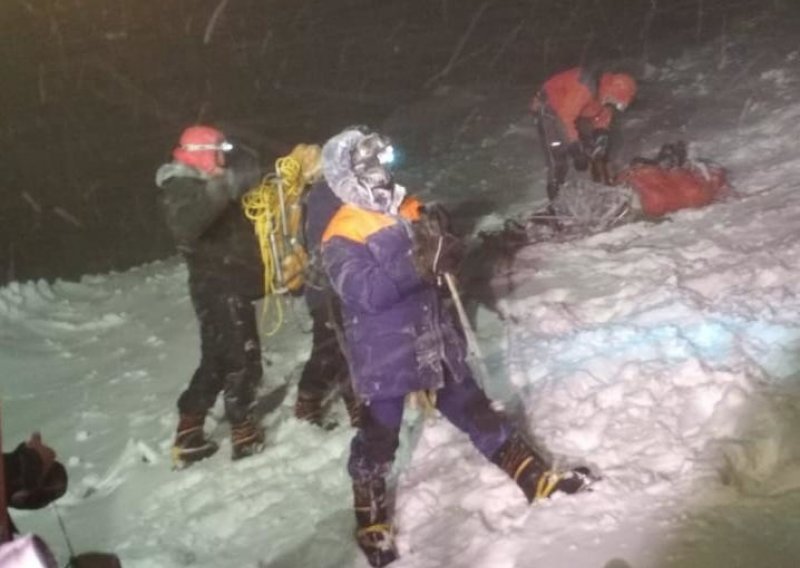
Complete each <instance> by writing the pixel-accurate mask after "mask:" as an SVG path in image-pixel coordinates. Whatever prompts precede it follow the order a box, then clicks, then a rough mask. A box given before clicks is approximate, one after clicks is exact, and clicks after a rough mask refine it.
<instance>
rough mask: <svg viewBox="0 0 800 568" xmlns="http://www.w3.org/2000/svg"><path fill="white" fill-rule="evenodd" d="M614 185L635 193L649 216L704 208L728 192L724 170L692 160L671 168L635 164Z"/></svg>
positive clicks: (619, 175) (708, 163)
mask: <svg viewBox="0 0 800 568" xmlns="http://www.w3.org/2000/svg"><path fill="white" fill-rule="evenodd" d="M614 183H615V185H617V184H619V185H625V186H627V187H629V188H631V189H632V190H633V191H635V192H636V194H637V195H638V196H639V201H640V203H641V209H642V212H643V213H644V214H645V215H647V216H649V217H660V216H662V215H666V214H667V213H672V212H673V211H678V210H679V209H687V208H697V207H704V206H705V205H708V204H709V203H711V202H712V201H714V200H716V199H718V198H720V197H721V196H722V195H723V194H724V193H725V192H727V191H728V182H727V175H726V172H725V169H724V168H723V167H722V166H720V165H718V164H715V163H712V162H691V161H689V162H685V163H684V164H682V165H680V166H676V167H671V168H667V167H664V166H661V165H658V164H650V163H644V164H634V165H632V166H630V167H628V168H626V169H624V170H622V171H621V172H619V173H618V174H617V176H616V178H615V180H614Z"/></svg>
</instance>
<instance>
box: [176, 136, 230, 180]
mask: <svg viewBox="0 0 800 568" xmlns="http://www.w3.org/2000/svg"><path fill="white" fill-rule="evenodd" d="M178 143H179V144H180V145H179V146H178V147H177V148H175V149H174V150H173V151H172V157H173V158H174V159H175V160H177V161H178V162H181V163H182V164H186V165H187V166H192V167H195V168H197V169H198V170H200V171H201V172H205V173H207V174H213V173H214V172H216V171H217V170H218V169H219V168H221V167H222V166H223V162H222V161H221V160H220V156H219V153H220V152H228V151H230V150H232V149H233V146H232V145H231V143H230V142H228V141H227V140H225V135H224V134H223V133H222V132H220V131H219V130H217V129H216V128H212V127H210V126H190V127H189V128H187V129H186V130H184V131H183V134H181V139H180V141H179V142H178Z"/></svg>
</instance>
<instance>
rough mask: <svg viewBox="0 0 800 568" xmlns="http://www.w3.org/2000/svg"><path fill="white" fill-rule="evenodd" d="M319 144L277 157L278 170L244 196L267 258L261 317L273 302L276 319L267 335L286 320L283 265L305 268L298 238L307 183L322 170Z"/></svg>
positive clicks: (294, 278) (295, 279)
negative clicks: (284, 318)
mask: <svg viewBox="0 0 800 568" xmlns="http://www.w3.org/2000/svg"><path fill="white" fill-rule="evenodd" d="M318 161H319V147H318V146H313V145H305V144H298V145H297V146H296V147H295V149H294V150H293V151H292V153H291V154H289V155H288V156H284V157H282V158H278V160H276V162H275V174H271V175H267V176H264V178H262V180H261V183H260V184H259V185H258V187H255V188H253V189H251V190H250V191H248V192H247V193H246V194H245V195H244V197H242V209H243V211H244V214H245V216H246V217H247V218H248V219H250V221H251V222H252V223H253V230H254V231H255V234H256V238H257V240H258V246H259V249H260V251H261V259H262V261H263V262H264V303H263V307H262V314H261V316H262V320H263V321H266V319H267V317H268V316H269V314H270V312H271V311H272V305H273V304H274V308H275V313H276V320H275V323H274V324H273V325H272V327H271V328H270V329H269V330H268V331H265V335H267V336H270V335H273V334H275V333H276V332H277V331H278V329H280V327H281V325H282V324H283V305H282V302H281V299H280V295H281V294H283V293H285V292H286V291H287V280H290V278H289V275H284V274H283V271H282V267H283V264H284V262H285V261H287V259H289V257H291V256H293V257H295V258H294V259H293V262H288V263H286V264H287V266H290V267H292V270H293V271H302V269H303V268H304V263H303V262H302V261H300V262H297V260H296V259H297V258H301V259H304V257H305V254H304V251H302V247H301V246H300V245H299V243H298V242H297V237H298V233H299V231H300V207H301V204H300V198H301V196H302V194H303V190H304V189H305V187H306V186H307V185H308V184H310V183H312V182H313V181H315V180H314V177H316V176H317V175H318V173H319V163H318ZM291 282H292V286H299V284H297V282H300V283H302V280H301V279H300V280H298V274H292V275H291Z"/></svg>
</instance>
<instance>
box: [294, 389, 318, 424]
mask: <svg viewBox="0 0 800 568" xmlns="http://www.w3.org/2000/svg"><path fill="white" fill-rule="evenodd" d="M323 398H324V397H323V395H322V394H321V393H317V392H312V391H301V390H298V391H297V400H296V401H295V403H294V416H295V418H297V419H298V420H303V421H305V422H310V423H311V424H314V425H316V426H320V427H321V426H322V415H323V404H322V401H323Z"/></svg>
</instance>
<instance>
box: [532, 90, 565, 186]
mask: <svg viewBox="0 0 800 568" xmlns="http://www.w3.org/2000/svg"><path fill="white" fill-rule="evenodd" d="M537 127H538V130H539V143H540V144H541V147H542V154H543V155H544V163H545V167H546V168H547V198H548V199H549V200H550V201H551V202H552V201H553V200H554V199H555V198H556V196H557V195H558V190H559V188H560V187H561V186H562V185H563V184H564V181H565V180H566V179H567V170H568V168H569V162H568V158H569V145H568V143H567V138H566V135H565V133H564V127H563V126H562V125H561V119H560V118H558V116H557V115H556V113H555V111H554V110H553V109H552V108H550V105H548V104H547V103H544V104H542V105H541V106H540V107H539V111H538V115H537Z"/></svg>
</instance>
